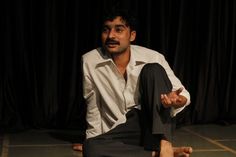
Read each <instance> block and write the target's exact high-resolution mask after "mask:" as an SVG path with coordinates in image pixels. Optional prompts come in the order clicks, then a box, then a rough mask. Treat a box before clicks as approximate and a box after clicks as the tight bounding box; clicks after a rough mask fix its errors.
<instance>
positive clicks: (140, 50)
mask: <svg viewBox="0 0 236 157" xmlns="http://www.w3.org/2000/svg"><path fill="white" fill-rule="evenodd" d="M131 49H132V51H134V52H135V53H136V54H138V55H141V56H143V57H145V58H149V59H155V58H156V57H158V58H159V57H164V56H163V54H161V53H159V52H158V51H156V50H153V49H150V48H147V47H143V46H140V45H131Z"/></svg>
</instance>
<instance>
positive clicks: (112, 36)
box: [108, 29, 115, 38]
mask: <svg viewBox="0 0 236 157" xmlns="http://www.w3.org/2000/svg"><path fill="white" fill-rule="evenodd" d="M108 37H109V38H114V37H115V30H114V29H111V30H110V32H109V34H108Z"/></svg>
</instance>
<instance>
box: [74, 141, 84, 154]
mask: <svg viewBox="0 0 236 157" xmlns="http://www.w3.org/2000/svg"><path fill="white" fill-rule="evenodd" d="M72 149H73V150H74V151H80V152H82V151H83V144H81V143H75V144H73V145H72Z"/></svg>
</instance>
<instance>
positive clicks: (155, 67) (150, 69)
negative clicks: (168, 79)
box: [142, 63, 165, 75]
mask: <svg viewBox="0 0 236 157" xmlns="http://www.w3.org/2000/svg"><path fill="white" fill-rule="evenodd" d="M163 72H164V73H165V69H164V68H163V67H162V66H161V65H160V64H159V63H148V64H146V65H144V67H143V68H142V73H143V74H145V75H146V74H152V73H163Z"/></svg>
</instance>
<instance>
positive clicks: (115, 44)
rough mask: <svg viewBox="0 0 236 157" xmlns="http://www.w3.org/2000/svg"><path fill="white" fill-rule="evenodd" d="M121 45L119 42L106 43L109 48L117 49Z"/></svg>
mask: <svg viewBox="0 0 236 157" xmlns="http://www.w3.org/2000/svg"><path fill="white" fill-rule="evenodd" d="M119 44H120V43H119V42H117V41H107V42H106V46H108V47H115V46H117V45H119Z"/></svg>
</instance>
